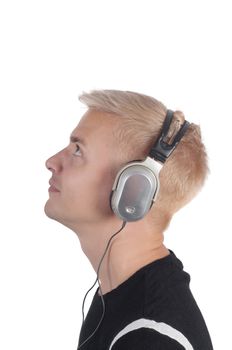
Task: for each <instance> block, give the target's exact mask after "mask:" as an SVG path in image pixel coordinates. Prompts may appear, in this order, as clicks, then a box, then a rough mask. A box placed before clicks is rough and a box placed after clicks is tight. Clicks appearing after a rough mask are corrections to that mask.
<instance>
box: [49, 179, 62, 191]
mask: <svg viewBox="0 0 232 350" xmlns="http://www.w3.org/2000/svg"><path fill="white" fill-rule="evenodd" d="M49 185H50V186H51V187H50V188H49V190H50V191H53V192H60V191H59V190H58V189H57V188H56V186H55V184H54V182H53V181H52V180H51V179H50V180H49Z"/></svg>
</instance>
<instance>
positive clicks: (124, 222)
mask: <svg viewBox="0 0 232 350" xmlns="http://www.w3.org/2000/svg"><path fill="white" fill-rule="evenodd" d="M126 223H127V222H126V221H123V224H122V227H121V228H120V230H119V231H117V232H116V233H114V234H113V235H112V236H111V238H110V239H109V241H108V243H107V246H106V249H105V251H104V254H103V256H102V258H101V260H100V263H99V265H98V269H97V278H96V280H95V282H94V284H93V285H92V287H91V288H90V289H89V290H88V291H87V292H86V294H85V297H84V299H83V303H82V325H81V327H82V326H83V323H84V303H85V299H86V297H87V295H88V293H89V292H90V291H91V289H92V288H93V287H94V286H95V284H96V282H97V281H98V285H99V290H100V296H101V300H102V306H103V313H102V316H101V319H100V321H99V323H98V325H97V327H96V329H95V330H94V332H93V333H92V334H91V335H90V336H89V337H88V338H87V339H85V341H84V342H82V343H81V345H79V346H78V347H77V350H79V349H80V348H81V347H82V346H83V345H84V344H85V343H86V342H87V341H88V340H89V339H90V338H92V337H93V335H94V334H95V333H96V331H97V330H98V328H99V327H100V324H101V322H102V320H103V318H104V315H105V302H104V298H103V295H102V290H101V286H100V282H99V270H100V266H101V263H102V261H103V259H104V257H105V255H106V252H107V250H108V247H109V245H110V242H111V240H112V239H113V238H114V237H115V236H116V235H117V234H118V233H119V232H120V231H122V229H123V228H124V227H125V226H126Z"/></svg>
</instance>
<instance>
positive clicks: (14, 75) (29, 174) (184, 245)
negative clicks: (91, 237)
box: [0, 0, 232, 350]
mask: <svg viewBox="0 0 232 350" xmlns="http://www.w3.org/2000/svg"><path fill="white" fill-rule="evenodd" d="M231 32H232V22H231V10H230V1H223V0H220V1H212V0H211V1H186V0H177V1H173V0H170V1H167V0H160V1H148V0H147V1H146V0H143V1H136V0H133V1H132V0H131V1H130V0H124V1H121V0H117V1H111V0H108V1H100V0H98V1H94V0H92V1H91V0H85V1H78V0H76V1H74V0H73V1H71V0H65V1H64V0H63V1H59V0H56V1H53V0H40V1H33V0H28V1H26V0H21V1H12V0H5V1H1V4H0V35H1V38H0V50H1V52H0V100H1V103H0V118H1V124H0V147H1V158H0V161H1V173H0V174H1V230H0V231H1V235H0V333H1V335H0V348H1V349H3V350H13V349H16V348H17V349H23V350H29V349H30V350H31V349H33V350H41V349H43V350H61V349H62V350H64V349H65V350H74V349H76V347H77V341H78V336H79V331H80V326H81V320H82V315H81V306H82V300H83V297H84V295H85V293H86V291H87V290H88V289H89V287H90V286H91V285H92V284H93V282H94V280H95V277H96V275H95V272H94V271H93V270H92V267H91V265H90V263H89V261H88V260H87V258H86V257H85V255H84V254H83V253H82V250H81V248H80V244H79V241H78V238H77V236H76V235H75V234H74V232H72V231H71V230H69V229H67V228H66V227H64V226H62V225H60V224H59V223H58V222H56V221H54V220H50V219H48V217H46V215H45V214H44V209H43V208H44V204H45V202H46V201H47V199H48V192H47V190H48V180H49V179H50V177H51V173H50V172H49V171H48V170H47V169H46V168H45V161H46V159H47V158H48V157H50V156H51V155H52V154H54V153H56V152H57V151H58V150H60V149H61V148H63V147H65V146H66V145H67V144H68V138H69V135H70V132H71V131H72V130H73V129H74V127H75V126H76V124H77V123H78V121H79V119H80V117H81V116H82V114H83V113H84V111H85V108H84V106H82V105H81V104H80V102H79V101H78V95H79V94H80V93H81V92H82V91H89V90H91V89H95V88H96V89H101V88H103V89H122V90H132V91H137V92H141V93H145V94H148V95H151V96H154V97H155V98H157V99H159V100H161V101H162V102H163V103H164V104H165V105H166V106H167V107H168V108H171V109H181V110H182V111H183V112H184V113H185V115H186V119H187V120H189V121H192V122H195V123H197V124H200V126H201V129H202V135H203V139H204V142H205V144H206V147H207V151H208V154H209V158H210V168H211V174H210V176H209V178H208V180H207V183H206V185H205V187H204V188H203V190H202V191H201V192H200V194H199V195H198V196H197V197H196V198H195V199H194V200H193V201H192V202H191V203H190V204H189V205H188V206H187V207H185V208H184V209H183V210H181V211H180V212H179V213H178V214H177V215H176V216H175V218H174V219H173V221H172V223H171V225H170V227H169V229H168V231H167V232H166V234H165V243H166V246H167V247H169V248H170V249H172V250H173V251H174V252H175V254H176V255H177V256H178V257H179V258H180V259H181V260H182V262H183V264H184V268H185V270H186V271H188V272H189V273H190V275H191V284H190V286H191V290H192V292H193V294H194V296H195V298H196V300H197V303H198V305H199V307H200V309H201V311H202V313H203V315H204V318H205V320H206V323H207V326H208V329H209V331H210V334H211V337H212V341H213V345H214V348H215V349H217V350H221V349H228V348H229V347H230V343H231V342H230V338H231V335H230V333H231V329H230V328H231V327H230V325H231V311H232V310H231V294H232V290H231V289H232V288H231V259H230V242H231V237H230V236H231V234H232V230H231V220H230V217H231V195H232V193H231V174H230V170H231V164H230V162H231V149H232V148H231V126H232V124H231V116H232V107H231V81H232V69H231V62H232V53H231V42H232V41H231ZM112 234H113V232H112ZM95 288H96V286H95V287H94V291H95ZM94 291H92V292H93V293H94ZM93 293H92V294H91V293H90V294H89V296H88V298H87V303H86V309H85V310H86V312H87V310H88V305H89V302H90V301H91V298H92V296H93Z"/></svg>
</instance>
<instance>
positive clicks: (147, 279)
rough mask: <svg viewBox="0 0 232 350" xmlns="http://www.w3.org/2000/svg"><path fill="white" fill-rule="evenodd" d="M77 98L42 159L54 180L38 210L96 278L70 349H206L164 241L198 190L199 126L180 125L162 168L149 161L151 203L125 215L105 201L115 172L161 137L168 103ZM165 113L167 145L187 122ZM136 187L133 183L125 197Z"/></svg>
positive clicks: (204, 333) (199, 321)
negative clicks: (153, 179)
mask: <svg viewBox="0 0 232 350" xmlns="http://www.w3.org/2000/svg"><path fill="white" fill-rule="evenodd" d="M80 101H81V102H83V103H85V104H86V105H87V106H88V110H87V111H86V113H85V114H84V115H83V116H82V118H81V120H80V122H79V124H78V125H77V126H76V128H75V129H74V130H73V132H72V133H71V137H70V143H69V144H68V146H67V147H66V148H64V149H63V150H61V151H60V152H59V153H57V154H55V155H54V156H52V157H51V158H49V159H48V160H47V161H46V166H47V168H48V169H49V170H51V172H52V177H51V179H50V181H49V183H50V185H51V187H50V189H49V199H48V201H47V202H46V205H45V208H44V210H45V213H46V215H47V216H48V217H50V218H51V219H53V220H56V221H58V222H60V223H61V224H63V225H65V226H66V227H68V228H70V229H71V230H73V231H74V232H75V233H76V234H77V236H78V238H79V240H80V244H81V248H82V250H83V252H84V253H85V254H86V256H87V257H88V259H89V261H90V263H91V264H92V266H93V268H94V270H95V272H96V273H97V276H98V277H99V280H100V284H99V288H98V289H97V290H96V292H95V295H94V298H93V301H92V304H91V307H90V308H89V311H88V314H87V316H86V319H85V321H84V323H83V325H82V329H81V333H80V338H79V346H78V349H85V350H90V349H94V350H106V349H109V350H124V349H127V350H128V349H133V350H142V349H146V350H155V349H157V350H158V349H159V350H174V349H175V350H181V349H182V350H183V349H187V350H192V349H194V350H210V349H212V343H211V340H210V336H209V333H208V330H207V327H206V324H205V322H204V319H203V316H202V314H201V312H200V310H199V308H198V306H197V304H196V302H195V300H194V297H193V296H192V294H191V291H190V288H189V282H190V276H189V274H188V273H187V272H185V271H184V270H183V265H182V263H181V261H180V260H179V259H178V258H177V257H176V256H175V254H174V253H173V252H172V251H171V250H169V249H168V248H167V247H166V246H165V245H164V231H165V230H166V229H167V227H168V225H169V224H170V221H171V218H172V217H173V215H174V214H175V213H176V212H177V211H178V210H179V209H180V208H182V207H183V206H184V205H186V204H187V203H188V202H189V201H190V200H191V199H192V198H193V197H194V196H195V195H196V194H197V192H199V190H200V189H201V187H202V186H203V184H204V181H205V179H206V176H207V173H208V166H207V155H206V151H205V147H204V145H203V143H202V141H201V133H200V128H199V126H197V125H195V124H193V123H191V124H190V125H187V124H186V126H188V128H187V130H186V131H185V134H184V135H182V138H181V140H180V141H179V143H178V145H177V146H176V147H175V149H174V150H173V151H172V153H171V154H170V155H169V156H168V157H167V159H166V161H165V162H163V164H162V166H161V163H162V162H161V161H156V162H153V163H156V166H157V167H159V166H160V169H159V183H160V187H159V190H157V194H156V196H155V197H154V202H153V205H152V206H151V208H150V210H149V211H148V212H147V213H146V215H144V216H143V217H142V218H140V219H136V220H129V219H128V220H126V219H122V217H120V215H116V214H117V213H116V211H115V209H114V207H112V188H113V185H114V182H115V178H116V176H117V174H118V173H119V171H120V170H121V169H122V168H123V167H125V166H126V165H127V164H128V163H130V162H132V161H134V160H136V161H138V160H140V161H144V160H145V159H146V157H147V156H148V154H149V152H150V150H151V148H152V146H153V145H154V143H155V141H157V140H158V138H159V136H160V134H162V133H161V131H162V130H163V125H164V121H165V120H166V119H165V118H167V115H168V113H167V108H166V107H165V106H164V105H163V104H162V103H161V102H159V101H157V100H156V99H154V98H152V97H149V96H146V95H142V94H138V93H135V92H130V91H119V90H94V91H92V92H90V93H83V94H82V95H81V96H80ZM171 114H172V119H170V120H171V124H170V125H169V128H168V132H167V133H166V135H165V139H164V140H163V141H164V142H165V144H166V145H172V143H173V142H174V141H175V137H176V135H177V134H178V133H180V131H181V128H183V125H184V124H185V117H184V114H183V113H182V112H180V111H175V112H174V113H171ZM186 123H187V122H186ZM173 140H174V141H173ZM168 147H169V146H167V149H168ZM154 159H155V158H154ZM137 190H138V191H139V190H141V189H140V186H139V184H135V185H134V187H132V190H131V195H132V196H133V195H134V192H136V191H137ZM140 192H141V195H142V196H143V195H144V193H143V191H140ZM145 199H146V198H145ZM128 208H129V207H128ZM130 210H132V209H131V208H129V209H128V215H130V214H131V213H132V212H133V210H132V211H131V212H130ZM122 224H123V225H122ZM115 233H117V235H115V237H113V238H112V236H113V235H114V234H115ZM110 239H111V241H110ZM107 244H108V247H107ZM104 254H105V255H104Z"/></svg>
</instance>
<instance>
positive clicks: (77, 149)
mask: <svg viewBox="0 0 232 350" xmlns="http://www.w3.org/2000/svg"><path fill="white" fill-rule="evenodd" d="M75 145H76V151H75V152H74V153H73V155H77V156H81V152H80V147H79V145H78V144H77V143H76V144H75ZM77 151H78V152H80V153H79V155H78V154H76V152H77Z"/></svg>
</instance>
